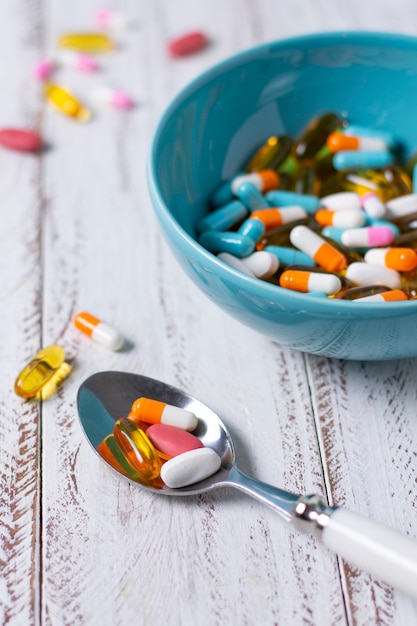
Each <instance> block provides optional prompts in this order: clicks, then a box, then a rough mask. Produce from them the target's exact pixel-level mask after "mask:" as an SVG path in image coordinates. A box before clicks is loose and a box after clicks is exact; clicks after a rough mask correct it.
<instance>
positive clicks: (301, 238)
mask: <svg viewBox="0 0 417 626" xmlns="http://www.w3.org/2000/svg"><path fill="white" fill-rule="evenodd" d="M290 240H291V243H292V244H293V246H295V247H296V248H298V249H299V250H301V251H302V252H305V254H308V255H309V256H310V257H311V258H312V259H313V260H314V261H315V262H316V263H317V265H320V266H321V267H323V268H324V269H326V270H327V271H329V272H341V271H342V270H343V269H345V267H346V265H347V262H346V258H345V256H344V255H343V254H342V253H341V252H339V250H337V249H336V248H335V247H334V246H332V245H331V244H329V243H328V242H327V241H325V240H324V239H323V238H322V237H320V235H318V234H317V233H315V232H314V231H313V230H311V229H310V228H308V227H307V226H295V227H294V228H293V229H292V231H291V233H290Z"/></svg>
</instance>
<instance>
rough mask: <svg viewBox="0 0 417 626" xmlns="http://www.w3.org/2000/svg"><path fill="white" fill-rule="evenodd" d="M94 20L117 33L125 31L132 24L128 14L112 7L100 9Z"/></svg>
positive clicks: (105, 28) (102, 26)
mask: <svg viewBox="0 0 417 626" xmlns="http://www.w3.org/2000/svg"><path fill="white" fill-rule="evenodd" d="M94 21H95V23H96V25H97V26H98V27H99V28H102V29H103V30H109V31H114V32H117V33H121V32H125V31H127V30H128V29H129V28H130V26H131V21H130V20H129V19H128V17H127V16H126V15H124V14H123V13H120V12H118V11H112V10H110V9H98V10H97V11H96V12H95V15H94Z"/></svg>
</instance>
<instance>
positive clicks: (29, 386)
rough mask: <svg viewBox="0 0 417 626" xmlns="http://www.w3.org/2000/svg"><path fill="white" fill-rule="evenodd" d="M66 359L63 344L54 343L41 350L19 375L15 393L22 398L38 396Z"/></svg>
mask: <svg viewBox="0 0 417 626" xmlns="http://www.w3.org/2000/svg"><path fill="white" fill-rule="evenodd" d="M64 361H65V351H64V349H63V348H62V347H61V346H58V345H55V344H53V345H50V346H48V347H46V348H43V349H42V350H39V352H38V353H37V354H36V355H35V357H34V358H33V359H32V360H31V361H30V363H28V365H26V367H25V368H24V369H23V370H22V371H21V372H20V374H19V375H18V376H17V378H16V380H15V384H14V391H15V393H16V394H17V395H18V396H21V397H22V398H36V397H37V395H38V394H39V392H40V391H41V389H42V387H43V386H44V385H46V383H47V382H48V381H49V380H50V379H51V378H52V376H53V375H54V374H55V373H56V372H57V371H58V370H59V368H60V367H61V366H62V364H63V363H64Z"/></svg>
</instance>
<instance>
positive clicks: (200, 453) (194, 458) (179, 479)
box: [161, 448, 222, 489]
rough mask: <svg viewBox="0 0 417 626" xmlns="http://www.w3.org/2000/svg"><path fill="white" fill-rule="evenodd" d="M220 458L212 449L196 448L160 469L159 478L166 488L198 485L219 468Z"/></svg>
mask: <svg viewBox="0 0 417 626" xmlns="http://www.w3.org/2000/svg"><path fill="white" fill-rule="evenodd" d="M221 464H222V461H221V458H220V456H219V455H218V454H217V452H216V451H215V450H213V449H212V448H198V449H197V450H190V451H188V452H184V453H183V454H180V455H178V456H175V457H174V458H172V459H170V460H169V461H167V462H166V463H164V464H163V466H162V467H161V478H162V480H163V482H164V483H165V484H166V486H167V487H170V488H171V489H179V488H180V487H187V486H189V485H193V484H194V483H198V482H200V481H201V480H204V479H205V478H208V477H209V476H212V475H213V474H215V473H216V472H217V471H218V470H219V469H220V467H221Z"/></svg>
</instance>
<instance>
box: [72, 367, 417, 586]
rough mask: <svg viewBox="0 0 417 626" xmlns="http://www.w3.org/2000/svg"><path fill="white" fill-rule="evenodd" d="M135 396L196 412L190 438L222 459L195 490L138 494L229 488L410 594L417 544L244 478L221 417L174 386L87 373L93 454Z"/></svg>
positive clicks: (84, 408)
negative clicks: (270, 510)
mask: <svg viewBox="0 0 417 626" xmlns="http://www.w3.org/2000/svg"><path fill="white" fill-rule="evenodd" d="M142 396H144V397H148V398H151V399H153V400H160V401H162V402H165V403H167V404H172V405H174V406H178V407H181V408H185V409H188V410H190V411H192V412H193V413H195V414H196V415H197V417H198V420H199V423H198V426H197V429H196V430H195V431H193V434H195V435H196V436H197V437H199V439H201V441H202V442H203V444H204V445H205V446H208V447H210V448H213V449H214V450H215V451H216V452H217V454H218V455H219V456H220V458H221V461H222V462H221V467H220V469H219V470H218V472H216V474H214V475H213V476H211V477H210V478H207V479H205V480H203V481H201V482H199V483H196V484H194V485H190V486H188V487H182V488H180V489H170V488H168V487H166V486H160V487H159V488H158V487H150V486H149V485H141V487H142V488H143V489H148V490H151V491H155V492H156V493H159V494H162V495H170V496H185V495H196V494H200V493H203V492H206V491H210V490H211V489H215V488H217V487H235V488H236V489H239V490H241V491H244V492H245V493H247V494H248V495H250V496H252V497H254V498H256V499H257V500H260V501H261V502H263V503H264V504H267V505H268V506H270V507H271V508H272V509H273V510H274V511H275V512H276V513H278V515H280V516H281V518H282V519H283V520H285V521H286V522H288V523H289V524H291V525H292V526H293V527H294V528H296V529H297V530H299V531H301V532H306V533H313V534H314V535H315V536H316V537H317V538H318V539H319V540H320V541H321V542H322V543H323V544H324V545H325V546H326V547H327V548H329V549H330V550H332V551H333V552H335V553H336V554H338V555H339V556H341V557H342V558H345V559H346V560H347V561H349V562H350V563H352V564H353V565H356V566H357V567H360V568H361V569H363V570H365V571H367V572H369V573H370V574H372V575H374V576H376V577H377V578H380V579H381V580H384V581H385V582H387V583H389V584H391V585H393V586H394V587H396V588H398V589H400V590H402V591H404V592H406V593H408V594H410V595H412V596H414V597H417V543H416V542H413V541H412V540H411V539H409V538H408V537H405V536H404V535H401V534H400V533H399V532H397V531H395V530H392V529H389V528H387V527H385V526H382V525H380V524H378V523H376V522H373V521H371V520H369V519H367V518H364V517H362V516H360V515H358V514H356V513H352V512H350V511H348V510H346V509H343V508H341V507H337V506H333V507H330V506H327V505H326V503H325V502H324V500H323V499H322V498H321V497H320V496H318V495H308V496H300V495H297V494H294V493H290V492H288V491H284V490H282V489H279V488H277V487H274V486H272V485H268V484H266V483H262V482H260V481H258V480H255V479H253V478H250V477H249V476H246V475H245V474H243V473H242V472H241V471H240V470H239V469H238V468H237V466H236V464H235V452H234V448H233V442H232V439H231V437H230V435H229V433H228V431H227V429H226V427H225V425H224V424H223V422H222V421H221V420H220V418H219V417H218V416H217V415H216V414H215V413H214V412H213V411H211V410H210V409H209V408H208V407H207V406H206V405H204V404H203V403H202V402H199V401H198V400H196V399H195V398H193V397H192V396H190V395H188V394H187V393H185V392H183V391H181V390H180V389H177V388H175V387H172V386H170V385H167V384H165V383H163V382H161V381H159V380H154V379H152V378H147V377H146V376H139V375H137V374H129V373H125V372H99V373H97V374H94V375H93V376H90V378H88V379H87V380H85V381H84V382H83V383H82V385H81V386H80V389H79V391H78V398H77V404H78V413H79V416H80V420H81V424H82V427H83V429H84V432H85V435H86V437H87V439H88V440H89V442H90V443H91V445H92V447H93V448H94V450H95V451H96V453H97V454H98V452H97V450H96V448H97V446H98V445H99V443H100V442H101V441H102V440H103V439H104V438H105V437H106V436H107V435H108V434H110V433H111V432H112V431H113V425H114V422H115V421H116V420H117V419H119V418H120V417H126V416H127V415H128V413H129V412H130V408H131V406H132V403H133V401H134V400H136V399H137V398H139V397H142ZM98 456H100V455H98ZM100 458H101V457H100ZM109 467H110V466H109ZM112 469H113V468H112ZM113 471H116V470H113ZM124 478H125V477H124ZM126 480H129V479H126Z"/></svg>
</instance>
